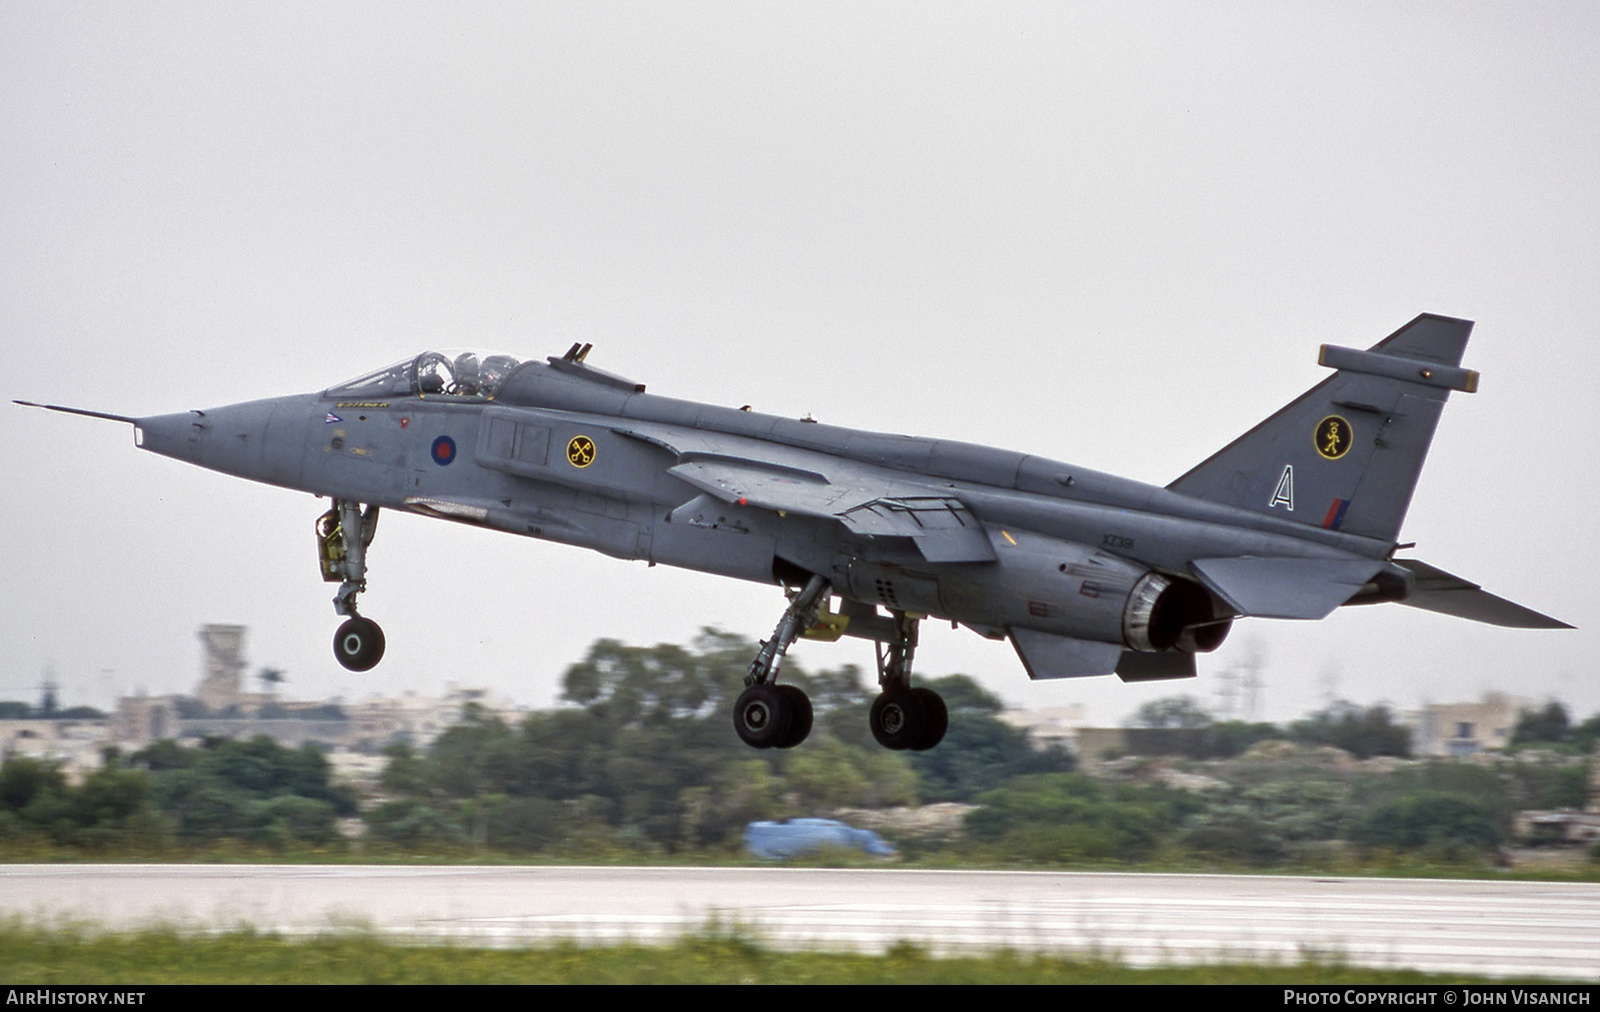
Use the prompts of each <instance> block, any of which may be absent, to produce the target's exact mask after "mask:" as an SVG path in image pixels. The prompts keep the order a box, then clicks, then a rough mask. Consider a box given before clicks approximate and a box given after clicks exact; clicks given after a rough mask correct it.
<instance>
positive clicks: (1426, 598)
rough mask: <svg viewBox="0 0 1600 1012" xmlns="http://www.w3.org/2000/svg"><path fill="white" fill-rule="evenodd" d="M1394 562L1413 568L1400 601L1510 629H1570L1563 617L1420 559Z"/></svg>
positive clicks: (1424, 608)
mask: <svg viewBox="0 0 1600 1012" xmlns="http://www.w3.org/2000/svg"><path fill="white" fill-rule="evenodd" d="M1395 564H1396V565H1398V566H1402V567H1404V568H1406V569H1408V570H1410V571H1411V573H1412V575H1413V576H1414V577H1415V584H1414V586H1413V588H1412V591H1411V594H1410V595H1409V596H1408V597H1407V598H1406V599H1405V600H1404V601H1402V602H1400V603H1401V604H1408V605H1410V606H1411V607H1413V608H1421V609H1423V610H1424V611H1436V612H1438V613H1439V614H1441V615H1454V616H1455V617H1456V618H1465V619H1470V620H1472V621H1474V622H1487V623H1488V624H1489V625H1498V626H1505V627H1506V628H1508V629H1571V628H1572V626H1570V625H1568V624H1567V623H1565V622H1562V621H1561V620H1560V619H1554V618H1551V617H1550V616H1549V615H1542V614H1540V613H1539V612H1536V611H1534V610H1533V609H1532V608H1524V607H1523V606H1522V605H1520V604H1516V603H1515V602H1512V601H1507V600H1506V599H1505V598H1503V597H1496V596H1495V595H1493V594H1491V593H1489V592H1488V591H1486V590H1484V589H1483V588H1482V587H1480V586H1478V585H1477V584H1476V583H1473V582H1472V581H1470V580H1463V579H1462V578H1461V577H1459V576H1452V575H1451V574H1449V573H1446V572H1445V571H1444V570H1442V569H1435V568H1434V567H1433V566H1430V565H1428V564H1427V563H1426V562H1422V561H1419V560H1417V559H1396V560H1395Z"/></svg>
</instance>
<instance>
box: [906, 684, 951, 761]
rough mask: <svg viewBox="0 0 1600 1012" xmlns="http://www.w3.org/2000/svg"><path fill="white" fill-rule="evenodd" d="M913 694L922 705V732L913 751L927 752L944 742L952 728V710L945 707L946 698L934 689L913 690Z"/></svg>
mask: <svg viewBox="0 0 1600 1012" xmlns="http://www.w3.org/2000/svg"><path fill="white" fill-rule="evenodd" d="M911 694H912V695H913V696H915V697H917V700H918V702H920V703H921V704H922V732H921V733H920V734H918V735H917V740H916V741H915V742H914V743H912V745H911V749H912V751H914V752H926V751H928V749H930V748H933V747H934V746H935V745H937V744H939V743H940V742H941V741H944V732H945V730H946V729H947V728H948V727H949V726H950V710H949V708H947V707H946V706H945V705H944V697H943V696H941V695H939V694H938V693H937V692H934V691H933V690H932V689H923V688H917V689H912V690H911Z"/></svg>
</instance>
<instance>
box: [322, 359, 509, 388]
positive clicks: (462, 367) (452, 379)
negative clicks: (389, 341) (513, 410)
mask: <svg viewBox="0 0 1600 1012" xmlns="http://www.w3.org/2000/svg"><path fill="white" fill-rule="evenodd" d="M519 364H520V363H519V362H518V360H517V359H515V358H512V357H511V356H510V355H499V354H488V353H484V354H480V353H479V352H475V351H459V350H456V351H425V352H423V353H422V354H420V355H418V356H417V357H416V358H408V359H406V360H405V361H404V362H396V363H395V364H394V365H391V366H385V367H384V368H382V369H379V370H377V371H376V372H370V373H367V374H366V375H365V376H358V377H356V378H355V379H353V380H350V381H348V382H345V383H340V384H339V385H337V386H333V387H329V388H328V394H329V396H333V397H339V398H342V399H346V400H372V399H373V398H377V397H417V396H425V397H433V396H439V397H483V398H492V397H494V396H495V394H497V393H499V391H500V388H501V386H503V385H504V384H505V381H506V378H507V377H508V376H510V375H511V373H512V371H513V370H515V369H516V368H517V366H518V365H519Z"/></svg>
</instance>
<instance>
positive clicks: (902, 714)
mask: <svg viewBox="0 0 1600 1012" xmlns="http://www.w3.org/2000/svg"><path fill="white" fill-rule="evenodd" d="M891 614H892V615H893V616H894V638H893V639H890V640H888V641H886V642H880V644H879V646H878V684H879V685H881V686H883V691H882V692H881V693H879V694H878V698H877V699H874V700H873V701H872V710H871V712H870V713H869V714H868V717H867V721H868V726H869V727H870V728H871V729H872V737H873V738H874V739H875V740H876V741H877V743H878V744H879V745H882V746H883V747H884V748H892V749H896V750H901V749H910V750H911V751H913V752H926V751H927V750H928V749H930V748H933V747H934V746H935V745H937V744H939V743H940V742H941V741H943V740H944V733H945V731H946V730H947V729H948V728H949V726H950V711H949V709H948V708H947V707H946V706H945V705H944V698H943V697H941V696H940V695H939V694H938V693H937V692H934V691H933V690H932V689H925V688H915V689H913V688H912V687H911V659H912V657H914V656H915V655H916V652H917V622H918V621H919V620H918V618H917V617H916V616H914V615H909V614H907V613H906V612H903V611H895V612H892V613H891Z"/></svg>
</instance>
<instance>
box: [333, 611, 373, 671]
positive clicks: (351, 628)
mask: <svg viewBox="0 0 1600 1012" xmlns="http://www.w3.org/2000/svg"><path fill="white" fill-rule="evenodd" d="M383 646H384V642H383V630H382V629H380V628H378V623H376V622H374V621H372V619H370V618H362V617H361V616H359V615H357V616H356V617H355V618H352V619H347V620H346V621H345V623H344V624H343V625H341V626H340V627H339V631H338V632H336V633H334V634H333V656H335V657H337V658H338V659H339V663H340V664H343V665H344V666H345V667H347V668H349V669H350V670H351V671H370V670H372V669H373V668H374V667H376V666H377V664H378V662H379V661H381V660H383Z"/></svg>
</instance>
